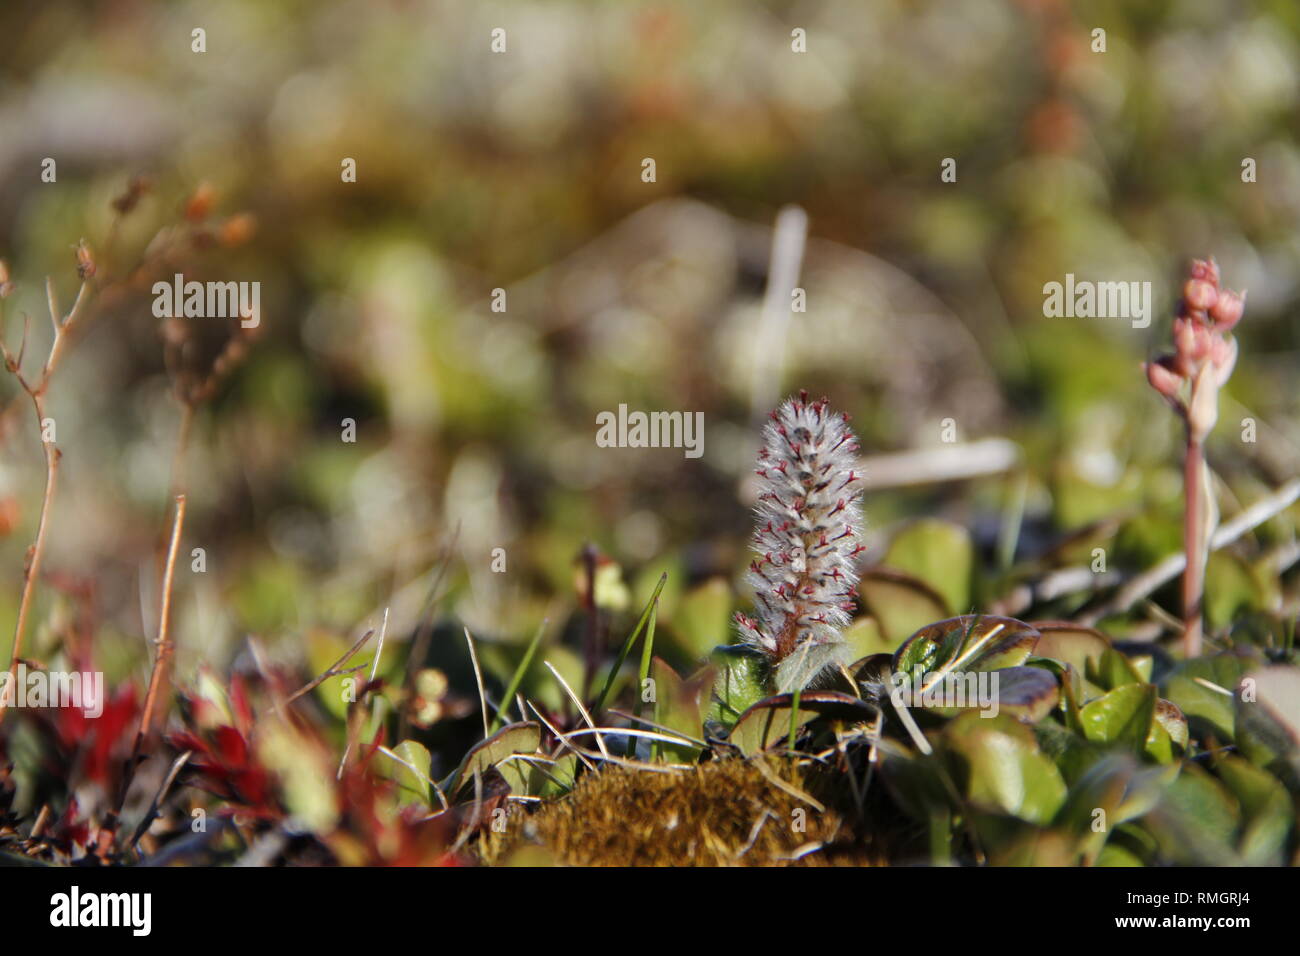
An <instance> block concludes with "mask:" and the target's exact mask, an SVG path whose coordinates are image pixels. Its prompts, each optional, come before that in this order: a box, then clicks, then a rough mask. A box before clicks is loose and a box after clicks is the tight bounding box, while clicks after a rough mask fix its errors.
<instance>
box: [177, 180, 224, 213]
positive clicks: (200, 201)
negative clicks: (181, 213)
mask: <svg viewBox="0 0 1300 956" xmlns="http://www.w3.org/2000/svg"><path fill="white" fill-rule="evenodd" d="M216 200H217V191H216V190H215V189H213V188H212V184H211V183H199V187H198V189H196V190H194V195H192V196H190V198H189V201H187V202H186V203H185V218H186V219H188V220H189V221H190V222H202V221H203V220H204V219H207V218H208V213H209V212H210V211H211V210H212V204H213V203H214V202H216Z"/></svg>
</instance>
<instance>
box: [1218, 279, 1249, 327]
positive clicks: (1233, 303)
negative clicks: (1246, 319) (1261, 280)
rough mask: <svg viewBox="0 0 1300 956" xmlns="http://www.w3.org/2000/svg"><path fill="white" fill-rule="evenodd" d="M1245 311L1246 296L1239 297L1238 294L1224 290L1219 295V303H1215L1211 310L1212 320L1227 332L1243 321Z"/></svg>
mask: <svg viewBox="0 0 1300 956" xmlns="http://www.w3.org/2000/svg"><path fill="white" fill-rule="evenodd" d="M1245 311H1246V297H1245V295H1244V294H1243V295H1238V294H1237V293H1236V292H1232V291H1231V290H1228V289H1224V290H1223V291H1222V292H1220V293H1219V298H1218V301H1217V302H1215V303H1214V307H1213V308H1211V309H1210V318H1212V319H1214V322H1215V324H1216V325H1217V326H1218V327H1219V328H1220V329H1221V330H1222V331H1224V332H1226V331H1228V330H1229V329H1231V328H1232V327H1233V326H1234V325H1236V324H1237V323H1238V322H1240V321H1241V315H1242V313H1243V312H1245Z"/></svg>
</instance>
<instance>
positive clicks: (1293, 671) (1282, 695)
mask: <svg viewBox="0 0 1300 956" xmlns="http://www.w3.org/2000/svg"><path fill="white" fill-rule="evenodd" d="M1236 720H1237V728H1238V734H1237V740H1238V743H1240V745H1241V749H1242V752H1243V753H1244V754H1245V755H1246V756H1247V757H1249V758H1250V759H1251V760H1252V761H1254V762H1255V763H1257V764H1260V765H1265V766H1267V765H1270V764H1272V763H1273V762H1274V761H1278V760H1280V761H1282V762H1283V763H1282V764H1280V765H1279V767H1277V768H1274V769H1275V770H1277V771H1279V772H1280V771H1281V767H1282V765H1284V764H1286V763H1289V764H1291V771H1290V773H1289V775H1288V776H1289V779H1290V781H1291V782H1292V784H1293V785H1300V779H1298V778H1300V668H1296V667H1289V666H1286V665H1280V664H1279V665H1274V666H1271V667H1265V668H1262V669H1260V670H1257V671H1252V672H1251V673H1250V674H1249V675H1248V676H1247V677H1246V678H1245V679H1244V680H1243V681H1242V683H1241V693H1240V694H1239V696H1238V698H1237V700H1236Z"/></svg>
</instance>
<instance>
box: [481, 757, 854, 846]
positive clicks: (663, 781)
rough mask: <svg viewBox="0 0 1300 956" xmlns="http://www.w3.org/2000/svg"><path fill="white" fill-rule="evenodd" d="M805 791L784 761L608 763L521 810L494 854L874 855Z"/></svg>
mask: <svg viewBox="0 0 1300 956" xmlns="http://www.w3.org/2000/svg"><path fill="white" fill-rule="evenodd" d="M764 771H766V772H764ZM782 784H784V786H782ZM800 793H803V794H805V795H808V790H807V788H806V783H805V781H803V780H802V779H801V778H800V777H799V776H798V774H797V772H796V771H793V770H792V769H791V768H790V767H789V765H788V764H786V763H785V762H784V761H769V762H768V763H767V764H765V765H764V767H763V768H762V769H760V768H759V767H757V766H755V765H754V764H753V763H751V762H748V761H743V760H721V761H713V762H710V763H706V764H701V765H700V766H698V767H695V768H693V769H692V770H690V771H684V772H679V773H655V772H650V771H644V770H629V769H624V768H621V767H607V768H605V769H604V770H602V771H600V772H599V773H593V774H587V775H586V776H584V777H583V778H582V779H581V780H580V781H579V783H578V785H577V786H576V787H575V788H574V790H573V792H572V793H571V794H569V795H568V796H566V797H564V798H561V799H559V800H555V801H553V802H549V803H547V804H545V805H544V806H542V807H541V809H539V810H537V811H536V812H534V813H532V814H529V815H525V814H518V815H515V816H514V818H513V819H512V821H511V827H510V834H509V838H508V843H509V849H506V848H505V847H502V849H504V850H505V852H504V853H494V854H491V856H492V858H493V862H506V861H507V860H509V859H510V858H511V857H512V856H513V855H514V854H515V853H519V854H521V855H524V856H527V855H528V850H527V847H528V845H529V844H533V845H536V844H541V845H542V846H543V847H545V848H546V849H547V850H549V852H550V854H551V855H552V856H553V857H554V861H555V862H557V863H561V864H568V865H573V866H773V865H787V864H803V865H822V866H824V865H828V864H854V865H859V866H861V865H864V864H867V863H870V862H872V861H871V860H869V859H866V858H865V856H864V854H863V853H862V851H861V850H860V849H858V848H857V847H856V846H855V845H854V843H853V840H852V834H851V833H850V831H849V826H848V824H847V822H846V820H845V818H844V817H843V816H842V815H841V814H839V813H838V812H836V811H835V810H833V809H831V808H829V807H826V808H820V809H819V806H820V804H817V803H816V801H815V800H814V802H812V803H810V802H809V801H808V800H807V799H805V798H804V797H801V796H799V795H798V794H800ZM485 849H486V848H485Z"/></svg>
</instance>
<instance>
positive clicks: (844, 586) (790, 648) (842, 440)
mask: <svg viewBox="0 0 1300 956" xmlns="http://www.w3.org/2000/svg"><path fill="white" fill-rule="evenodd" d="M771 419H772V420H771V421H770V422H768V423H767V425H766V427H765V428H764V430H763V438H764V447H763V450H762V451H761V452H759V455H758V468H757V469H756V471H757V474H758V476H759V478H760V479H761V487H760V494H759V496H758V505H757V507H756V508H755V512H756V515H757V517H756V521H755V530H754V538H753V541H752V543H751V547H752V548H753V550H754V552H755V554H756V555H757V557H756V558H755V559H754V561H753V562H752V563H751V564H750V566H749V582H750V584H751V585H752V586H753V588H754V602H755V617H753V618H749V617H746V616H745V615H744V614H737V615H736V621H737V624H738V625H739V629H740V634H741V637H742V638H743V639H744V641H745V642H746V643H748V644H750V645H752V646H754V647H756V648H758V649H759V650H760V651H761V652H762V653H763V654H765V655H766V656H767V658H768V660H770V661H771V662H772V663H773V664H774V665H775V671H776V689H777V690H778V691H779V692H782V693H784V692H788V691H793V690H795V689H796V688H803V687H805V686H807V685H808V684H809V683H810V682H811V681H813V680H814V679H815V678H816V677H817V675H818V674H819V673H820V672H821V671H822V670H823V669H824V668H826V667H828V666H832V665H834V664H836V663H837V662H839V661H841V660H842V659H843V657H842V655H843V653H844V652H845V650H846V646H845V644H844V641H843V638H842V637H841V635H840V632H841V630H842V629H843V627H844V626H845V625H846V624H848V622H849V613H850V612H851V611H852V610H853V595H854V590H855V588H856V587H857V583H858V572H857V569H856V566H855V565H856V562H857V558H858V555H859V554H860V553H861V552H862V550H863V548H862V545H861V544H860V543H859V541H858V532H859V530H860V529H861V526H862V511H861V509H860V508H859V506H858V499H859V497H860V496H861V492H860V490H859V487H858V486H859V476H858V474H857V473H856V472H855V471H854V470H853V468H854V465H855V463H856V455H857V451H858V442H857V438H856V437H855V436H854V434H853V431H852V429H850V428H849V426H848V424H847V423H848V416H847V415H839V414H834V413H832V412H831V411H830V409H829V408H828V407H827V403H826V399H824V398H823V399H821V400H819V401H815V402H809V401H808V393H807V392H801V393H800V395H799V398H798V399H797V400H796V399H790V400H788V401H786V402H785V404H783V405H782V406H781V407H780V408H778V409H777V410H776V411H775V412H773V413H772V415H771Z"/></svg>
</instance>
